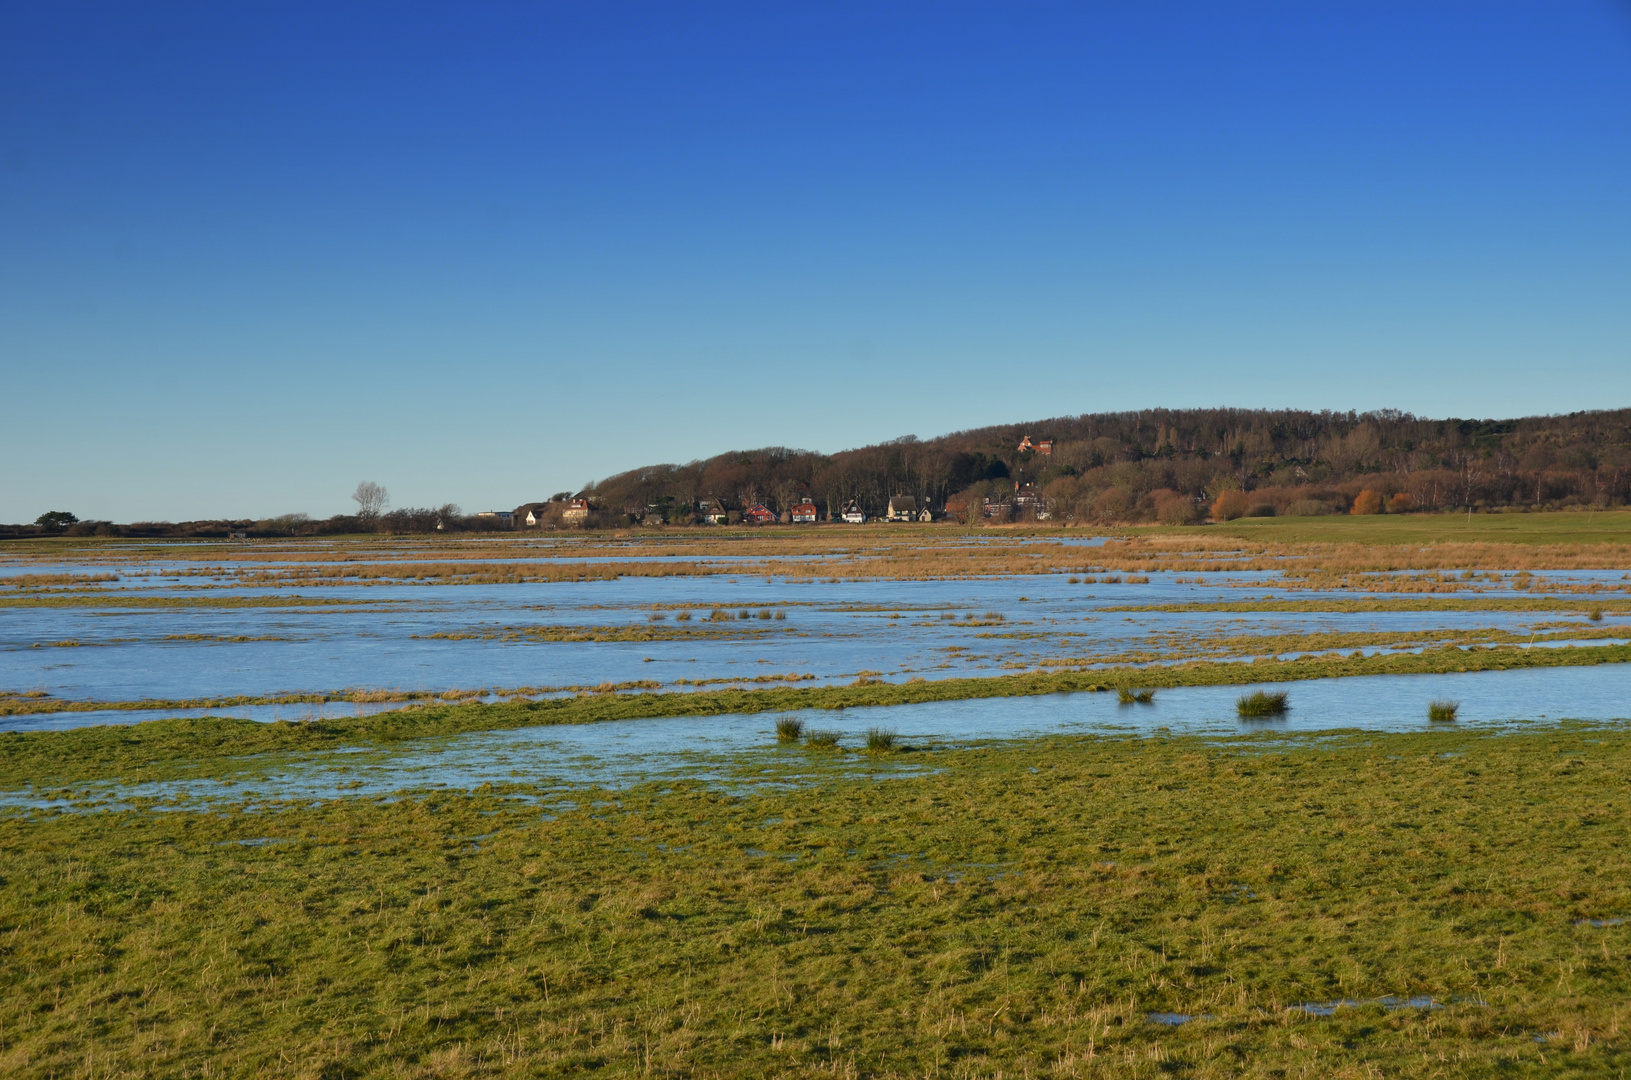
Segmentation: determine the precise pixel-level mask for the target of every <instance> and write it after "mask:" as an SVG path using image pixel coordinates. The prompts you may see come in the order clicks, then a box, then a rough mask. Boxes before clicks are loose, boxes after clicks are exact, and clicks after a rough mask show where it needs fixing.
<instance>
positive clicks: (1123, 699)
mask: <svg viewBox="0 0 1631 1080" xmlns="http://www.w3.org/2000/svg"><path fill="white" fill-rule="evenodd" d="M1116 700H1117V701H1118V702H1120V703H1121V704H1123V705H1133V704H1138V705H1149V704H1151V703H1152V702H1154V701H1155V691H1154V690H1149V689H1145V690H1134V689H1133V688H1132V687H1130V686H1118V687H1116Z"/></svg>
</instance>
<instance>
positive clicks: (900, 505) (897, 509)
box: [889, 495, 917, 521]
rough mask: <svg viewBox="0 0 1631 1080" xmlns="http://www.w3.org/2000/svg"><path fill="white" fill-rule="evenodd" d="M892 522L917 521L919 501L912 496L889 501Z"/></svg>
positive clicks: (901, 496) (897, 497)
mask: <svg viewBox="0 0 1631 1080" xmlns="http://www.w3.org/2000/svg"><path fill="white" fill-rule="evenodd" d="M889 520H890V521H916V520H917V500H916V499H914V498H912V496H910V495H896V496H895V497H894V498H892V499H890V500H889Z"/></svg>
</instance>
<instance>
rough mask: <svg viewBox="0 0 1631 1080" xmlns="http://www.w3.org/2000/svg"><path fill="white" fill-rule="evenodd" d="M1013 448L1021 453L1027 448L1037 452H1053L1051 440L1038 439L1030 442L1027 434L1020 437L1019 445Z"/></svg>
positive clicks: (1048, 453)
mask: <svg viewBox="0 0 1631 1080" xmlns="http://www.w3.org/2000/svg"><path fill="white" fill-rule="evenodd" d="M1015 449H1017V450H1018V451H1019V452H1020V453H1022V454H1023V453H1024V452H1025V451H1027V450H1033V451H1035V452H1036V453H1038V454H1043V455H1049V456H1051V455H1052V454H1053V440H1052V439H1038V440H1036V441H1035V442H1032V441H1031V437H1030V436H1029V435H1025V436H1022V437H1021V438H1020V440H1019V446H1017V447H1016V448H1015Z"/></svg>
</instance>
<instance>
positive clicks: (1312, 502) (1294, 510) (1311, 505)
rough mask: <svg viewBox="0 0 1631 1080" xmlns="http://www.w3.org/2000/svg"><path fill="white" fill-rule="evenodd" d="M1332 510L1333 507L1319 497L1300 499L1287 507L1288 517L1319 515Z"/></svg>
mask: <svg viewBox="0 0 1631 1080" xmlns="http://www.w3.org/2000/svg"><path fill="white" fill-rule="evenodd" d="M1330 512H1331V508H1330V507H1329V506H1327V505H1325V504H1324V503H1322V502H1320V501H1319V500H1318V499H1298V500H1297V501H1296V502H1293V503H1292V504H1291V505H1290V506H1288V507H1286V515H1287V516H1288V517H1319V516H1320V515H1322V514H1329V513H1330Z"/></svg>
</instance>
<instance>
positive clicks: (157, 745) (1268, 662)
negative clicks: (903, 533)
mask: <svg viewBox="0 0 1631 1080" xmlns="http://www.w3.org/2000/svg"><path fill="white" fill-rule="evenodd" d="M1627 662H1631V645H1590V646H1564V647H1559V648H1547V649H1525V648H1521V647H1516V646H1508V645H1502V646H1490V647H1476V646H1475V647H1472V648H1468V649H1462V648H1457V647H1454V646H1449V647H1445V648H1441V649H1431V650H1426V651H1423V652H1420V653H1391V654H1382V655H1372V656H1349V657H1311V658H1301V659H1293V660H1275V659H1258V660H1255V661H1251V662H1238V661H1236V662H1229V661H1221V662H1220V661H1192V662H1189V663H1185V664H1179V665H1173V666H1166V667H1146V668H1106V669H1097V670H1093V671H1071V672H1025V673H1019V674H1014V675H1001V676H992V677H982V678H962V679H942V680H935V681H929V680H913V681H910V682H905V683H890V682H884V681H881V680H870V679H862V680H858V681H857V682H856V683H854V684H851V685H847V686H824V687H801V688H792V687H787V688H783V687H778V688H774V689H755V690H708V691H693V692H678V693H634V694H625V693H616V692H607V693H593V692H586V693H583V694H580V695H578V696H575V697H567V698H553V699H546V700H542V701H509V702H502V703H494V704H483V703H469V704H459V705H427V706H418V707H409V708H403V709H398V710H392V711H388V712H379V713H374V714H372V715H369V716H361V717H346V718H341V719H324V720H311V721H298V722H291V721H286V720H279V721H273V722H271V723H263V722H258V721H253V720H246V719H243V718H236V717H198V718H186V719H170V720H152V721H147V722H144V723H140V724H130V725H105V726H96V727H83V728H71V729H67V730H58V731H36V732H15V731H14V732H9V733H4V734H0V790H13V791H14V790H21V789H25V788H34V789H36V790H38V789H40V788H43V787H48V786H52V785H60V784H64V783H72V782H75V781H79V780H88V779H105V778H112V777H120V778H124V779H162V778H165V777H170V776H178V775H200V774H201V773H207V772H208V771H209V769H210V768H211V763H212V762H223V761H224V760H226V759H232V758H242V757H245V756H249V755H279V754H304V753H311V752H318V751H323V750H332V749H337V748H340V747H346V746H369V745H375V746H377V745H387V744H391V743H398V742H401V741H403V740H408V739H425V738H433V737H438V736H448V735H458V734H465V733H469V732H477V731H497V730H504V729H511V728H521V727H531V726H545V725H557V724H585V723H603V722H609V721H616V720H639V719H661V718H667V717H696V716H710V715H721V716H722V715H729V714H742V713H763V712H792V711H797V710H805V709H845V708H858V707H867V706H886V705H913V704H923V703H927V702H935V701H955V700H970V699H979V698H1000V697H1020V696H1031V695H1041V694H1057V693H1071V692H1096V691H1107V690H1112V689H1117V688H1120V687H1129V688H1141V687H1154V688H1161V687H1175V686H1240V685H1248V684H1254V683H1283V682H1294V681H1297V680H1302V679H1329V678H1347V677H1354V676H1362V675H1425V674H1442V673H1446V672H1477V671H1505V670H1511V669H1514V668H1550V667H1582V666H1593V665H1598V664H1615V663H1627Z"/></svg>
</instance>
